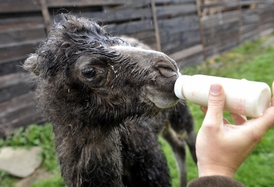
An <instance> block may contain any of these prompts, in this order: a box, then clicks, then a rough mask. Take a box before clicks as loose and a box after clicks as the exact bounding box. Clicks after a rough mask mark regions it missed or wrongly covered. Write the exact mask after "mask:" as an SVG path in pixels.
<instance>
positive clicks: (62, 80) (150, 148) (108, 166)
mask: <svg viewBox="0 0 274 187" xmlns="http://www.w3.org/2000/svg"><path fill="white" fill-rule="evenodd" d="M113 46H126V47H127V46H128V47H129V48H130V47H131V46H130V44H129V43H127V42H125V41H123V40H122V39H120V38H118V37H113V36H111V35H109V34H108V33H106V32H105V31H104V30H103V29H102V28H101V27H100V26H99V25H97V24H96V23H95V22H93V21H91V20H88V19H86V18H77V17H74V16H72V15H61V16H60V21H56V23H55V25H54V27H53V28H52V30H51V31H50V33H49V36H48V38H47V39H46V40H45V41H44V42H42V43H41V45H40V46H39V48H38V49H37V50H36V53H35V54H32V55H31V56H30V57H29V58H28V59H27V60H26V61H25V63H24V68H25V69H26V70H28V71H30V72H31V75H32V78H33V80H34V81H35V82H36V83H37V85H38V87H37V92H36V93H37V100H38V103H39V108H40V109H41V110H42V111H43V113H44V114H45V116H46V117H47V119H48V120H49V121H50V122H52V124H53V132H54V135H55V145H56V152H57V155H58V161H59V164H60V169H61V174H62V177H63V178H64V180H65V183H66V184H67V185H68V186H69V187H84V186H85V187H87V186H112V187H116V186H117V187H118V186H140V185H142V186H170V180H169V174H168V167H167V163H166V160H165V158H164V156H163V153H162V150H161V148H160V145H159V143H158V141H157V133H159V132H160V131H161V129H162V128H163V126H162V125H161V124H160V126H159V127H157V125H156V126H153V125H152V123H151V122H152V121H150V120H153V119H149V117H152V116H155V115H160V116H162V117H164V118H165V119H168V118H167V116H168V114H166V112H167V111H168V110H169V109H165V110H164V111H165V112H163V113H159V112H160V111H161V109H160V108H158V107H156V106H155V104H154V101H153V102H152V101H151V99H150V98H149V97H148V95H151V97H153V93H150V89H149V88H150V87H152V88H153V89H152V90H155V93H159V94H158V95H161V94H163V95H164V94H166V96H165V97H164V98H165V99H166V100H167V102H168V103H170V104H169V105H170V106H172V105H174V104H172V102H173V101H174V103H176V99H175V96H174V94H173V92H172V91H173V86H174V82H175V80H176V79H177V76H178V75H176V76H173V69H174V66H176V65H174V64H175V63H174V62H173V61H172V60H171V59H169V58H168V57H167V56H165V55H164V54H160V53H155V52H150V51H142V50H141V51H140V52H139V51H137V52H135V53H134V54H136V55H135V56H133V55H132V56H131V55H128V54H131V52H130V51H129V52H127V51H126V50H125V51H122V52H119V50H118V49H119V48H118V49H117V50H116V48H112V47H113ZM130 49H131V48H130ZM132 49H133V48H132ZM139 53H140V54H139ZM139 58H142V59H149V58H151V59H152V60H155V59H156V61H160V62H162V61H166V62H168V64H169V65H168V68H166V67H159V66H158V65H157V64H153V63H152V64H149V63H148V64H144V63H139V62H138V61H137V60H136V59H139ZM86 59H88V60H87V62H86ZM157 59H158V60H157ZM85 63H87V64H88V65H89V64H92V65H93V66H92V67H95V68H96V70H97V72H96V73H97V74H96V77H94V78H93V79H90V80H86V79H83V77H81V76H80V77H79V72H78V69H81V66H82V64H85ZM78 64H79V65H78ZM152 65H153V68H152V67H150V66H152ZM155 68H156V70H157V71H156V70H155ZM176 68H177V67H176ZM175 70H176V69H175ZM159 72H160V73H159ZM174 72H176V71H174ZM163 75H165V76H163ZM171 75H172V76H171ZM163 81H164V82H163ZM172 82H173V84H167V83H172ZM156 100H157V98H156ZM156 102H157V101H156ZM167 105H168V104H167ZM182 106H184V105H182ZM175 108H176V107H175ZM175 111H176V110H175ZM177 111H178V110H177ZM184 111H185V110H184ZM167 113H168V112H167ZM167 121H170V120H163V124H166V122H167ZM178 128H179V129H180V128H181V127H178ZM191 128H193V127H190V129H191Z"/></svg>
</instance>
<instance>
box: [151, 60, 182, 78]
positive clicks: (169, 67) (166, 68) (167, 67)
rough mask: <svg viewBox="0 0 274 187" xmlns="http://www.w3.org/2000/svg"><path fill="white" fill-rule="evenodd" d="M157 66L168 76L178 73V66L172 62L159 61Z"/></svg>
mask: <svg viewBox="0 0 274 187" xmlns="http://www.w3.org/2000/svg"><path fill="white" fill-rule="evenodd" d="M156 68H157V69H158V70H159V72H160V73H161V74H162V75H163V76H165V77H167V78H169V77H172V76H175V75H177V73H178V71H177V68H176V67H175V66H174V65H173V64H171V63H166V62H159V63H157V66H156Z"/></svg>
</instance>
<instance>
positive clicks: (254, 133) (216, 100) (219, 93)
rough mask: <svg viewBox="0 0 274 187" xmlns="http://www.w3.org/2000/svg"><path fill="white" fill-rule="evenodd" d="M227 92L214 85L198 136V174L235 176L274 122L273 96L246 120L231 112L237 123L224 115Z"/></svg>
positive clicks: (204, 109) (273, 88)
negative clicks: (261, 111)
mask: <svg viewBox="0 0 274 187" xmlns="http://www.w3.org/2000/svg"><path fill="white" fill-rule="evenodd" d="M272 90H273V93H274V84H273V85H272ZM224 104H225V93H224V90H223V88H222V86H221V85H211V87H210V94H209V101H208V107H201V109H202V111H203V112H204V113H205V114H206V116H205V119H204V121H203V124H202V127H201V128H200V130H199V132H198V135H197V140H196V153H197V158H198V170H199V176H200V177H202V176H210V175H223V176H227V177H233V176H234V174H235V173H236V171H237V169H238V168H239V167H240V165H241V164H242V163H243V162H244V160H245V159H246V158H247V157H248V155H249V154H250V153H251V152H252V150H253V149H254V148H255V147H256V146H257V145H258V143H259V142H260V141H261V139H262V137H263V136H264V134H265V133H266V132H267V131H268V130H269V129H270V128H271V127H272V126H273V124H274V97H273V98H272V103H271V107H269V108H268V109H267V110H266V111H265V112H264V114H263V115H262V116H261V117H258V118H253V119H251V120H247V119H246V117H245V116H241V115H239V114H231V116H232V120H233V121H234V123H235V125H231V124H229V122H228V121H227V120H226V119H224V118H223V108H224Z"/></svg>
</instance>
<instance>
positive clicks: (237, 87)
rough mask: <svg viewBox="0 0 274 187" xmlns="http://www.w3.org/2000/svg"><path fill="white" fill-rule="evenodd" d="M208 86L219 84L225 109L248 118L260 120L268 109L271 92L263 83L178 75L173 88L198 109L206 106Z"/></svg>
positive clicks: (176, 93)
mask: <svg viewBox="0 0 274 187" xmlns="http://www.w3.org/2000/svg"><path fill="white" fill-rule="evenodd" d="M211 84H220V85H222V86H223V89H224V91H225V94H226V102H225V107H224V110H225V111H228V112H231V113H236V114H242V115H245V116H248V117H259V116H261V115H262V114H263V112H264V111H265V110H266V109H267V108H268V107H269V106H270V102H271V92H270V88H269V86H268V85H267V84H266V83H263V82H255V81H248V80H246V79H241V80H238V79H231V78H222V77H214V76H207V75H193V76H189V75H181V76H180V77H179V78H178V79H177V81H176V83H175V86H174V92H175V95H176V96H177V97H178V98H180V99H185V100H188V101H190V102H192V103H194V104H198V105H201V106H207V105H208V94H209V89H210V85H211Z"/></svg>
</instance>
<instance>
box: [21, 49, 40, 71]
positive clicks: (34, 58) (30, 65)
mask: <svg viewBox="0 0 274 187" xmlns="http://www.w3.org/2000/svg"><path fill="white" fill-rule="evenodd" d="M37 63H38V55H37V54H31V55H30V56H29V57H28V58H27V59H26V60H25V62H24V65H23V68H24V69H25V70H27V71H29V72H32V73H33V74H34V75H36V76H39V74H40V73H39V70H38V68H37Z"/></svg>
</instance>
